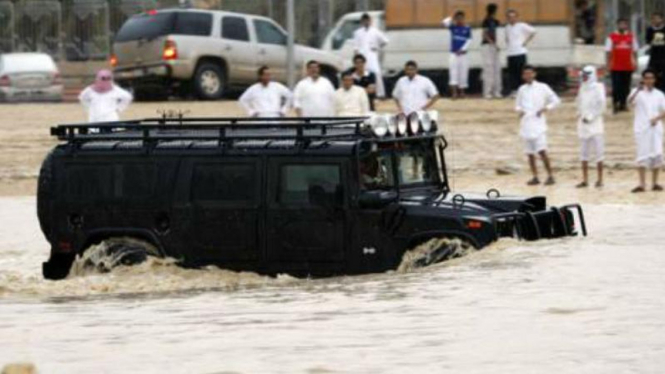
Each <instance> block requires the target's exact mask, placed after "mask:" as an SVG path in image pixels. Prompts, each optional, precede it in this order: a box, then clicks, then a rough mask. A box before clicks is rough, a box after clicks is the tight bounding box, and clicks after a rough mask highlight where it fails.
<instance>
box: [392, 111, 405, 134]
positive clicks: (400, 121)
mask: <svg viewBox="0 0 665 374" xmlns="http://www.w3.org/2000/svg"><path fill="white" fill-rule="evenodd" d="M393 118H394V119H395V121H396V122H397V134H399V136H406V133H407V131H408V130H409V121H408V120H407V118H406V116H405V115H404V114H402V113H400V114H398V115H396V116H394V117H393Z"/></svg>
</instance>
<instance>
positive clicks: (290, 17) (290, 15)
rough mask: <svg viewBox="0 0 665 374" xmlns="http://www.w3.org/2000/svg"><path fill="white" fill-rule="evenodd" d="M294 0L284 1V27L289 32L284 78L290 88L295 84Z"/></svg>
mask: <svg viewBox="0 0 665 374" xmlns="http://www.w3.org/2000/svg"><path fill="white" fill-rule="evenodd" d="M294 3H295V0H287V1H286V29H287V31H288V33H289V35H288V37H287V48H286V77H287V78H286V79H287V83H288V85H289V88H290V89H293V87H294V86H295V84H296V55H295V48H294V40H295V35H296V7H295V4H294Z"/></svg>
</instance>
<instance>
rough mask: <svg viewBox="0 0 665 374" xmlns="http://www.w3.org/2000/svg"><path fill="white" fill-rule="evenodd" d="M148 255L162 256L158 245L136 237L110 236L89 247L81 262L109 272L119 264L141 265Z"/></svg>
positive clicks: (89, 266) (84, 266)
mask: <svg viewBox="0 0 665 374" xmlns="http://www.w3.org/2000/svg"><path fill="white" fill-rule="evenodd" d="M148 257H161V254H160V253H159V250H158V249H157V247H155V246H154V245H152V244H150V243H148V242H146V241H143V240H139V239H134V238H124V237H123V238H110V239H106V240H104V241H102V242H101V243H99V244H97V245H93V246H90V247H89V248H87V249H86V250H85V252H84V253H83V256H82V259H81V261H80V264H81V266H82V267H83V268H84V269H93V270H95V271H97V272H101V273H108V272H110V271H111V270H113V269H114V268H116V267H118V266H134V265H140V264H142V263H144V262H146V261H147V260H148Z"/></svg>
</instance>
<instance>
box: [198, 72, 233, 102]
mask: <svg viewBox="0 0 665 374" xmlns="http://www.w3.org/2000/svg"><path fill="white" fill-rule="evenodd" d="M194 89H195V91H196V96H198V98H199V99H201V100H218V99H221V98H222V96H223V95H224V91H225V90H226V75H225V74H224V70H223V69H222V68H221V67H220V66H219V65H216V64H212V63H203V64H201V65H200V66H199V68H198V69H196V75H195V76H194Z"/></svg>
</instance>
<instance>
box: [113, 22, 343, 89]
mask: <svg viewBox="0 0 665 374" xmlns="http://www.w3.org/2000/svg"><path fill="white" fill-rule="evenodd" d="M286 40H287V34H286V32H285V31H284V30H283V29H282V28H281V27H280V26H279V25H278V24H277V23H275V22H274V21H273V20H271V19H269V18H265V17H260V16H254V15H248V14H239V13H231V12H223V11H207V10H195V9H169V10H162V11H151V12H148V13H143V14H139V15H136V16H134V17H132V18H130V19H128V20H127V22H125V24H124V25H123V26H122V28H121V29H120V30H119V31H118V34H117V35H116V38H115V42H114V44H113V52H114V54H113V55H112V56H111V64H112V65H113V67H114V69H115V74H116V79H117V80H118V82H119V83H120V84H121V85H122V86H125V87H130V88H132V89H133V90H134V93H135V96H136V97H137V98H138V99H155V98H163V97H164V96H166V95H168V94H169V93H175V94H179V95H182V96H189V95H190V94H194V95H195V96H196V97H198V98H199V99H203V100H215V99H219V98H221V97H222V96H223V95H224V94H225V93H226V92H227V91H228V90H229V89H230V88H243V87H247V86H249V85H251V84H252V83H254V82H255V81H256V71H257V69H258V68H259V67H260V66H262V65H267V66H270V67H271V70H272V72H273V76H274V78H275V79H276V80H278V81H282V82H286V75H287V69H286ZM295 59H296V72H297V74H298V75H299V76H301V75H303V74H304V72H305V69H304V65H305V63H306V62H307V61H309V60H317V61H319V62H320V64H321V68H322V73H323V74H324V75H325V76H327V77H328V78H330V79H332V81H333V82H336V80H337V74H338V73H339V72H340V71H341V70H342V68H343V63H342V60H341V58H340V57H337V56H335V55H333V54H331V53H329V52H324V51H321V50H318V49H315V48H310V47H306V46H302V45H296V48H295Z"/></svg>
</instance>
